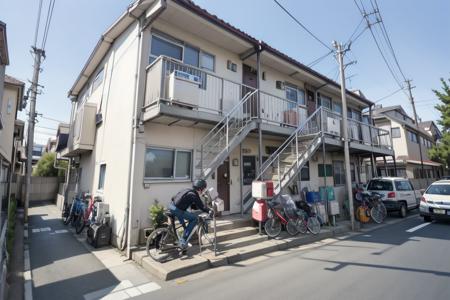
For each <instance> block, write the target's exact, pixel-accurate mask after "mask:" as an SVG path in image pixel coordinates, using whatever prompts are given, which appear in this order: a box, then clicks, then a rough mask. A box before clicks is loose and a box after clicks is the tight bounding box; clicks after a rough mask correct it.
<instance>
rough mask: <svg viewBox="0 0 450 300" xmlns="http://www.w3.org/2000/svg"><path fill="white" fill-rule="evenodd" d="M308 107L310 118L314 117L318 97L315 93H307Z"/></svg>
mask: <svg viewBox="0 0 450 300" xmlns="http://www.w3.org/2000/svg"><path fill="white" fill-rule="evenodd" d="M306 97H307V101H306V107H307V108H308V116H310V115H312V114H313V113H314V112H315V111H316V99H315V98H316V97H314V92H312V91H306Z"/></svg>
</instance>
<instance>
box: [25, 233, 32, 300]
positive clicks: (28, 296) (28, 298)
mask: <svg viewBox="0 0 450 300" xmlns="http://www.w3.org/2000/svg"><path fill="white" fill-rule="evenodd" d="M33 230H34V229H33ZM23 233H24V239H26V238H28V226H25V229H24V232H23ZM28 248H29V247H28V244H25V241H24V251H23V260H24V261H23V269H24V274H23V275H24V281H23V288H24V299H25V300H33V278H32V273H31V265H30V251H29V249H28Z"/></svg>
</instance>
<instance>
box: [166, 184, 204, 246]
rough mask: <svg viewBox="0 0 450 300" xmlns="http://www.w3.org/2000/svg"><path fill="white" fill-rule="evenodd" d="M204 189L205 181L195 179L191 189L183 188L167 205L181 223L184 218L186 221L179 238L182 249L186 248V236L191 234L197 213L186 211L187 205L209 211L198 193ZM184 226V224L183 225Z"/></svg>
mask: <svg viewBox="0 0 450 300" xmlns="http://www.w3.org/2000/svg"><path fill="white" fill-rule="evenodd" d="M205 189H206V181H205V180H203V179H199V180H196V181H195V182H194V184H193V186H192V189H183V190H181V191H180V192H178V194H176V195H175V196H174V197H173V198H172V203H171V204H170V205H169V210H170V212H171V213H172V214H173V215H174V216H176V217H177V218H178V220H179V221H180V223H181V224H185V220H186V221H188V222H189V223H188V225H187V226H186V227H185V229H184V233H183V236H182V237H181V238H180V247H181V248H182V249H185V248H187V242H186V240H187V238H188V237H189V235H190V234H191V231H192V229H194V227H195V225H196V224H197V221H198V220H197V215H195V214H193V213H191V212H188V211H187V209H188V208H189V207H191V208H194V209H198V210H202V211H204V212H206V213H211V211H210V210H209V209H208V208H207V207H205V205H204V204H203V202H202V200H201V199H200V195H201V194H202V193H203V191H204V190H205ZM183 227H184V226H183Z"/></svg>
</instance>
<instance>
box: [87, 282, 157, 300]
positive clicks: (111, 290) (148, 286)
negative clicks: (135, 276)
mask: <svg viewBox="0 0 450 300" xmlns="http://www.w3.org/2000/svg"><path fill="white" fill-rule="evenodd" d="M160 288H161V286H159V284H157V283H156V282H148V283H144V284H141V285H138V286H134V285H133V284H132V283H131V282H130V281H129V280H124V281H121V282H120V283H119V284H118V285H114V286H111V287H108V288H104V289H101V290H98V291H94V292H91V293H89V294H86V295H84V299H85V300H94V299H102V300H113V299H114V300H115V299H129V298H132V297H136V296H139V295H142V294H147V293H151V292H153V291H156V290H159V289H160Z"/></svg>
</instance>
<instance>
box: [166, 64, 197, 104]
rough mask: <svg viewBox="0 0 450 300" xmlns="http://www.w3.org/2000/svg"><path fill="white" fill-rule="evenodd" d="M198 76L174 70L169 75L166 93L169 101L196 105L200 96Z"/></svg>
mask: <svg viewBox="0 0 450 300" xmlns="http://www.w3.org/2000/svg"><path fill="white" fill-rule="evenodd" d="M200 83H201V82H200V77H199V76H195V75H192V74H189V73H187V72H183V71H179V70H175V71H173V72H172V73H171V74H170V75H169V86H168V95H169V99H170V100H171V101H176V102H179V103H182V104H186V105H188V106H192V107H197V106H198V104H199V96H200V89H199V85H200Z"/></svg>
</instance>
